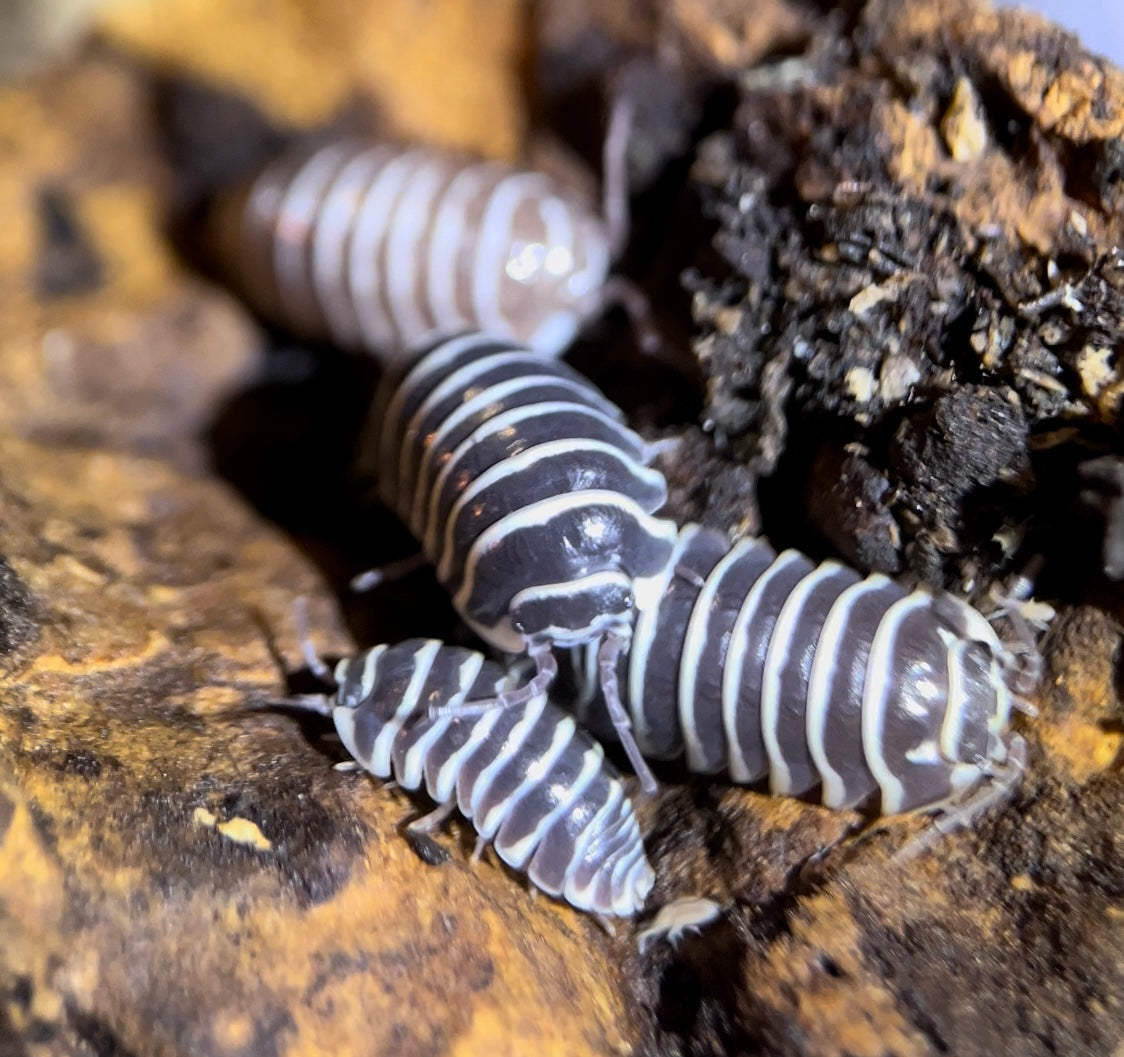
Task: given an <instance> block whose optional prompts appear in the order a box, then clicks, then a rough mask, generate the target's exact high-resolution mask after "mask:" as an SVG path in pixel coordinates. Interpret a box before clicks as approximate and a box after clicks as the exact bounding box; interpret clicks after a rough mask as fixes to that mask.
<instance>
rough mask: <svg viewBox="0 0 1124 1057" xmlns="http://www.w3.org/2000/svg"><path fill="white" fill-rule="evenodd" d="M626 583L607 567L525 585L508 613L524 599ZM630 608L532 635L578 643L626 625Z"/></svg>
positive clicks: (566, 644)
mask: <svg viewBox="0 0 1124 1057" xmlns="http://www.w3.org/2000/svg"><path fill="white" fill-rule="evenodd" d="M669 524H670V522H669ZM630 583H631V581H630V580H629V578H628V576H627V575H626V574H625V573H623V572H620V571H619V570H616V569H608V570H605V571H604V572H597V573H590V574H589V575H588V576H582V577H579V578H578V579H576V580H566V581H563V582H562V583H555V584H536V585H535V586H534V587H528V588H525V589H524V590H522V591H517V592H516V593H515V594H514V595H512V597H511V602H510V603H509V612H514V611H515V610H516V609H518V608H520V607H522V606H524V605H526V604H527V603H528V602H535V601H541V600H543V599H546V598H552V599H556V598H558V597H559V596H565V595H573V594H578V593H587V592H588V593H590V594H596V593H597V592H598V590H600V589H602V588H607V587H623V588H626V589H627V588H628V586H629V584H630ZM631 611H632V610H631V607H630V609H629V610H628V611H626V612H625V613H614V612H611V611H607V610H602V611H601V612H598V613H596V614H595V615H594V618H593V621H592V623H590V624H589V625H587V626H585V627H580V628H571V627H563V626H562V625H560V624H551V625H549V626H547V627H545V628H536V629H535V635H536V637H537V638H540V639H548V640H549V641H550V642H551V643H553V644H554V645H555V646H561V647H566V648H568V647H572V646H580V645H581V644H582V643H585V642H589V641H590V640H591V639H594V638H596V637H597V636H599V635H602V634H604V633H605V632H606V631H609V630H619V629H621V625H622V623H624V624H625V625H627V619H628V613H630V612H631Z"/></svg>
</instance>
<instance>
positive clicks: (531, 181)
mask: <svg viewBox="0 0 1124 1057" xmlns="http://www.w3.org/2000/svg"><path fill="white" fill-rule="evenodd" d="M544 183H545V181H544V180H543V178H542V177H541V176H540V175H539V174H537V173H523V172H513V173H510V174H509V175H507V176H505V177H504V178H503V179H501V180H499V181H498V182H497V183H496V186H495V188H494V189H493V190H492V193H491V195H490V196H489V197H488V204H487V205H486V206H485V208H484V215H483V217H482V218H481V222H480V236H479V242H478V243H477V247H476V259H475V261H474V262H473V269H472V305H473V308H474V309H475V311H476V318H477V321H478V322H479V324H480V327H481V328H482V329H483V330H486V331H489V332H491V333H495V334H511V333H512V325H511V322H510V321H509V320H507V319H506V318H505V317H504V314H503V308H502V305H501V303H500V286H501V284H502V283H503V282H505V281H506V280H507V271H506V264H507V260H508V256H509V254H510V247H511V238H512V234H513V232H512V222H513V220H514V217H515V213H516V210H518V208H519V207H520V206H521V205H522V204H523V203H524V202H525V201H526V200H527V199H528V198H531V197H533V196H535V195H536V194H539V193H541V190H540V189H541V188H542V187H543V186H544Z"/></svg>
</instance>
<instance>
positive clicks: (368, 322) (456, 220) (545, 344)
mask: <svg viewBox="0 0 1124 1057" xmlns="http://www.w3.org/2000/svg"><path fill="white" fill-rule="evenodd" d="M615 123H616V124H619V123H620V122H615ZM621 135H622V133H619V132H618V133H616V134H615V136H614V134H613V133H610V140H609V142H614V140H619V139H620V138H621ZM623 135H627V132H624V133H623ZM615 154H620V151H616V152H615ZM606 155H607V158H608V159H609V160H610V161H611V160H612V156H614V152H611V151H609V150H608V149H607V150H606ZM622 165H623V155H621V157H620V158H619V160H618V161H617V162H616V163H614V164H613V165H612V166H611V169H612V172H611V173H608V174H607V175H606V181H607V183H606V186H607V191H606V206H609V205H612V206H613V208H612V210H611V212H612V213H613V216H614V217H621V218H622V219H620V220H618V221H614V223H610V221H609V220H607V219H605V218H604V217H602V215H601V214H600V213H598V212H597V210H596V209H594V208H592V207H591V206H589V205H588V204H586V203H585V202H584V201H583V200H582V199H581V198H579V197H578V196H577V195H576V193H574V192H572V191H569V190H567V189H564V188H563V187H562V186H561V185H560V184H558V183H556V182H555V181H553V180H552V179H550V178H549V177H548V176H546V175H545V174H543V173H538V172H533V171H521V170H518V169H514V168H512V167H510V166H508V165H504V164H502V163H500V162H494V161H482V160H473V159H471V158H467V157H465V156H463V155H460V154H456V153H451V152H449V151H445V150H441V149H438V148H435V147H421V146H416V147H407V146H402V145H398V144H371V143H364V142H362V141H356V140H346V141H341V142H336V143H332V144H330V145H328V146H325V147H321V148H320V149H318V150H316V151H314V152H313V153H311V154H309V153H308V151H307V150H306V149H297V150H294V151H293V152H291V153H288V154H285V155H283V156H282V157H281V158H280V159H279V160H277V161H275V162H274V163H273V164H272V165H270V166H268V167H267V168H266V169H265V170H264V171H263V172H262V173H261V175H260V176H259V177H258V178H257V179H256V180H255V181H254V183H253V184H252V186H251V187H250V189H249V191H248V192H246V193H245V195H244V196H243V195H234V196H232V197H231V199H230V200H229V201H227V202H226V203H225V207H224V208H223V209H221V210H220V213H219V215H220V218H221V219H220V220H219V222H218V223H217V225H216V226H217V227H218V228H219V232H218V242H219V247H218V248H219V252H220V255H221V256H222V257H224V258H226V263H227V265H228V268H229V270H230V272H231V273H232V277H233V278H234V279H235V281H236V282H237V284H238V285H239V286H240V287H241V288H242V289H243V292H244V293H245V294H246V296H247V297H248V298H249V300H250V301H251V302H252V303H253V304H254V306H255V307H256V308H258V309H259V310H260V311H262V312H264V313H265V314H267V315H269V316H271V317H273V318H274V319H276V320H277V321H278V322H281V323H284V324H285V325H287V326H289V327H291V328H292V329H293V330H295V331H297V332H298V333H300V334H302V335H304V336H306V337H311V338H315V339H317V340H330V341H333V342H334V343H335V344H337V345H341V346H343V347H345V348H352V349H363V350H366V351H368V352H371V353H373V354H375V355H376V356H378V357H379V358H380V359H384V360H385V359H386V358H387V357H388V356H389V355H391V354H392V353H393V352H394V351H395V350H396V349H397V348H400V347H402V346H406V345H412V344H416V343H418V342H420V341H423V340H426V339H428V338H429V337H430V336H431V335H437V334H449V333H454V332H456V331H460V330H465V329H472V330H482V331H485V332H487V333H489V334H493V335H495V336H497V337H501V338H509V339H511V340H515V341H518V342H521V343H523V344H526V345H528V346H529V347H531V348H533V349H535V350H536V351H538V352H542V353H546V354H556V353H559V352H561V351H562V350H563V349H565V348H566V347H567V346H568V345H569V344H570V343H571V342H572V340H573V338H574V335H575V334H576V332H577V331H578V329H579V328H580V326H581V325H582V323H583V322H584V321H585V320H586V319H588V318H590V317H591V316H593V315H596V314H597V313H599V312H600V311H601V310H602V309H603V308H604V307H605V305H606V303H607V301H610V300H620V301H623V302H624V303H625V304H626V305H627V304H628V303H629V301H630V295H629V287H628V285H627V284H626V283H622V282H619V281H616V280H614V281H612V282H610V281H609V270H610V267H611V264H612V257H613V255H614V252H615V249H616V246H615V245H614V243H615V242H618V241H621V240H622V239H623V229H624V225H625V223H626V221H625V220H624V219H623V214H624V208H623V201H624V191H623V186H622V185H623V177H622V176H621V175H619V174H620V172H621V169H622ZM614 174H618V175H614ZM617 228H619V229H620V231H621V234H620V235H618V234H617V232H616V229H617Z"/></svg>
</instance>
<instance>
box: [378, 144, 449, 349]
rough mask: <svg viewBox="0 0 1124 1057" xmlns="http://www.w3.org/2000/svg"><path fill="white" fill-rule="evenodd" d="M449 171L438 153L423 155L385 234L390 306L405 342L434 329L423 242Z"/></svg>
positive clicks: (396, 325) (392, 317)
mask: <svg viewBox="0 0 1124 1057" xmlns="http://www.w3.org/2000/svg"><path fill="white" fill-rule="evenodd" d="M447 175H448V170H447V168H446V167H445V166H443V165H442V164H441V163H440V162H439V161H438V159H437V156H436V155H432V154H430V155H428V156H425V155H423V156H420V157H419V158H418V167H417V169H416V170H415V172H414V175H413V178H412V179H411V180H410V184H409V186H408V187H407V188H406V190H405V192H403V194H402V196H401V197H400V198H399V199H398V202H397V204H396V205H395V208H394V216H393V217H392V218H391V221H390V228H389V230H388V231H387V235H386V290H387V296H386V301H387V308H388V309H389V310H390V317H391V319H392V320H393V321H394V326H395V329H396V330H397V331H398V336H399V340H400V341H402V342H404V343H406V344H409V343H410V342H411V341H415V340H417V339H418V338H420V337H421V336H422V335H423V334H425V333H426V332H427V331H428V330H430V329H431V327H430V323H429V321H428V320H427V319H426V318H425V314H424V310H425V307H426V305H425V303H424V300H423V299H424V297H425V293H424V288H423V286H422V285H420V284H423V283H424V282H425V277H424V274H423V272H422V267H423V262H424V261H425V259H426V253H425V251H426V247H425V245H424V244H423V243H424V240H425V235H426V228H427V227H428V226H429V221H430V218H431V217H432V215H433V203H434V199H435V198H436V196H437V192H438V191H439V190H440V189H441V184H442V182H443V181H444V180H445V178H446V177H447ZM419 281H420V282H419ZM438 325H439V324H438Z"/></svg>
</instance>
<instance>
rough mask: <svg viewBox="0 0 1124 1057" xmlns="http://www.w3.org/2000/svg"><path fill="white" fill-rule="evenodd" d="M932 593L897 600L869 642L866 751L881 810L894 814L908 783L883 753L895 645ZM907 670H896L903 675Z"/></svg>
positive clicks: (864, 725) (864, 720)
mask: <svg viewBox="0 0 1124 1057" xmlns="http://www.w3.org/2000/svg"><path fill="white" fill-rule="evenodd" d="M930 600H931V596H930V595H929V594H928V593H926V592H924V591H914V592H913V593H912V594H909V595H907V596H906V597H905V598H902V599H899V600H898V601H897V602H895V603H894V604H893V605H892V606H890V608H889V609H887V610H886V613H885V614H884V615H883V617H882V619H881V620H880V621H879V622H878V630H877V631H876V632H875V633H874V640H873V642H872V643H871V646H870V658H869V660H868V661H867V665H866V680H865V681H864V683H863V709H862V728H863V755H864V756H865V757H866V765H867V767H869V768H870V773H871V774H873V775H874V780H875V781H876V782H877V783H878V786H879V788H880V789H881V790H882V814H884V815H893V814H895V813H896V812H898V811H901V809H902V805H903V804H904V803H905V786H904V784H903V783H902V781H901V779H899V778H897V777H895V775H894V773H893V772H892V771H891V770H890V767H889V764H887V762H886V757H885V756H884V755H883V750H882V738H883V732H884V730H885V726H886V708H887V690H888V688H889V686H890V682H891V677H893V676H894V675H895V673H894V672H892V671H891V661H892V660H893V652H894V645H895V643H896V640H897V636H898V631H899V629H900V628H901V625H902V623H903V621H904V620H905V619H906V618H907V617H908V616H909V614H910V613H912V612H913V611H914V610H915V609H921V608H922V607H924V606H926V605H928V604H929V602H930ZM903 674H904V673H901V672H899V673H897V678H901V677H902V675H903Z"/></svg>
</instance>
